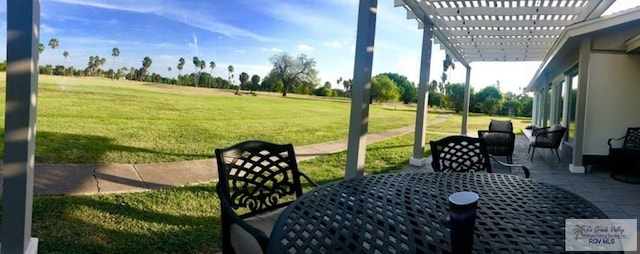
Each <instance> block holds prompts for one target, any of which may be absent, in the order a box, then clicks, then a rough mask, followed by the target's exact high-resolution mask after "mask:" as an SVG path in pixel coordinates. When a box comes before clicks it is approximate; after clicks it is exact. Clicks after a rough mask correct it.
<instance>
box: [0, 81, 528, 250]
mask: <svg viewBox="0 0 640 254" xmlns="http://www.w3.org/2000/svg"><path fill="white" fill-rule="evenodd" d="M2 83H4V82H2ZM41 83H42V84H41V86H40V101H39V119H38V120H39V121H38V136H37V138H38V139H37V149H38V150H37V160H38V162H58V163H65V162H85V163H87V162H137V163H142V162H156V161H172V160H188V159H198V158H207V157H211V153H212V150H213V148H214V147H218V146H226V145H229V144H232V143H235V142H238V141H240V140H244V139H250V138H259V139H265V140H271V141H273V142H292V143H294V144H295V145H302V144H310V143H315V142H322V141H329V140H337V139H344V138H346V135H347V125H348V114H349V110H348V109H349V103H345V101H344V100H340V99H338V100H336V99H321V98H314V97H308V96H296V95H290V97H289V98H282V97H280V96H278V95H273V94H260V95H259V96H255V97H254V96H234V95H232V93H230V92H224V91H222V92H221V91H212V90H203V89H195V88H184V87H173V86H161V85H149V84H143V83H137V82H129V81H115V82H112V81H110V80H105V79H92V78H68V77H49V76H41ZM0 91H4V89H0ZM0 98H4V96H0ZM396 107H397V109H396ZM442 114H451V116H450V117H449V118H447V119H446V121H444V122H443V123H440V124H436V125H434V126H430V127H429V128H428V130H430V131H436V132H443V133H445V134H428V135H427V142H428V141H429V140H435V139H440V138H442V137H444V136H445V135H448V134H447V133H450V134H457V133H459V131H460V124H461V117H460V115H459V114H452V113H449V112H436V111H430V112H429V114H428V121H433V120H434V119H436V118H437V117H438V116H440V115H442ZM370 115H371V117H370V130H371V132H380V131H383V130H386V129H392V128H397V127H401V126H405V125H408V124H412V123H413V122H414V121H415V109H414V108H413V107H411V106H404V105H387V106H381V105H373V106H372V108H371V114H370ZM491 118H493V117H490V116H484V115H472V117H470V118H469V133H475V131H476V130H478V129H486V128H487V127H488V124H489V121H490V119H491ZM513 121H514V125H515V126H514V127H515V131H516V132H518V131H519V129H520V128H521V127H523V126H525V125H527V124H528V122H527V121H528V120H527V119H513ZM413 137H414V136H413V134H407V135H404V136H400V137H397V138H393V139H390V140H386V141H382V142H378V143H375V144H373V145H370V146H368V147H367V153H366V166H365V168H366V170H365V174H379V173H388V172H397V171H399V170H401V169H402V167H403V166H405V165H407V164H408V161H409V158H411V155H412V147H413ZM427 149H428V146H427ZM429 154H430V151H428V150H427V151H425V155H429ZM345 162H346V152H340V153H336V154H331V155H325V156H321V157H318V158H315V159H312V160H308V161H304V162H301V163H300V168H301V170H303V171H304V172H306V173H308V174H309V175H310V176H311V177H312V178H313V179H314V180H315V181H317V182H318V183H320V184H323V183H328V182H332V181H336V180H339V179H342V178H343V176H344V168H345ZM306 188H307V189H309V188H310V187H309V186H306ZM219 212H220V211H219V201H218V199H217V195H216V194H215V191H214V184H202V185H197V186H186V187H179V188H171V189H164V190H155V191H148V192H142V193H126V194H106V195H93V196H36V197H35V198H34V203H33V232H32V235H33V236H36V237H38V238H39V239H40V244H39V252H40V253H214V252H217V251H219V250H220V228H219V225H220V217H219Z"/></svg>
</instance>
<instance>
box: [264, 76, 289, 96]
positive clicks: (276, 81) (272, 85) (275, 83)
mask: <svg viewBox="0 0 640 254" xmlns="http://www.w3.org/2000/svg"><path fill="white" fill-rule="evenodd" d="M260 87H261V88H260V90H262V91H268V92H282V88H283V87H284V84H283V83H282V80H280V78H279V77H278V76H276V75H271V74H269V75H267V76H266V77H265V78H264V80H262V84H261V85H260Z"/></svg>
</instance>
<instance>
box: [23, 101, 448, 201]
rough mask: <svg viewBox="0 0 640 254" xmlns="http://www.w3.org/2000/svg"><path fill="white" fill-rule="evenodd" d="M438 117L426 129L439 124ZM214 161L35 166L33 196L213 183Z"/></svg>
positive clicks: (335, 148)
mask: <svg viewBox="0 0 640 254" xmlns="http://www.w3.org/2000/svg"><path fill="white" fill-rule="evenodd" d="M447 117H449V115H446V114H445V115H441V116H439V117H438V118H437V119H436V120H434V121H431V122H429V123H428V125H431V124H437V123H440V122H443V121H445V120H446V119H447ZM414 128H415V126H414V125H410V126H406V127H402V128H399V129H394V130H389V131H386V132H382V133H377V134H369V135H368V137H367V143H368V144H372V143H375V142H379V141H383V140H386V139H390V138H394V137H398V136H401V135H405V134H408V133H412V132H413V131H414ZM295 150H296V156H297V158H298V161H303V160H309V159H312V158H315V157H318V156H321V155H326V154H332V153H337V152H342V151H345V150H347V140H340V141H332V142H326V143H319V144H312V145H306V146H297V147H296V148H295ZM217 179H218V170H217V166H216V161H215V159H207V160H195V161H180V162H167V163H149V164H36V166H35V170H34V193H35V194H44V195H91V194H100V193H122V192H139V191H146V190H151V189H159V188H169V187H175V186H183V185H189V184H198V183H206V182H212V181H216V180H217Z"/></svg>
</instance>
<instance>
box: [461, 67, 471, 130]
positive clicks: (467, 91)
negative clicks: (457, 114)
mask: <svg viewBox="0 0 640 254" xmlns="http://www.w3.org/2000/svg"><path fill="white" fill-rule="evenodd" d="M470 81H471V66H467V76H466V78H465V84H464V102H463V103H464V106H463V107H462V130H461V132H460V133H461V134H462V135H467V122H468V119H469V100H471V83H470Z"/></svg>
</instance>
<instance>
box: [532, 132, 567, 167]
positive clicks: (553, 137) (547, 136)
mask: <svg viewBox="0 0 640 254" xmlns="http://www.w3.org/2000/svg"><path fill="white" fill-rule="evenodd" d="M566 132H567V128H565V127H562V126H560V125H558V124H554V125H552V126H551V127H544V128H537V129H533V131H532V132H531V138H532V139H531V140H530V141H529V149H528V150H527V153H528V152H531V148H533V152H532V153H531V160H532V161H533V155H534V154H535V153H536V148H549V149H551V151H554V152H555V153H556V156H557V157H558V162H560V161H561V160H560V154H559V153H558V148H560V145H561V144H562V138H563V137H564V134H565V133H566Z"/></svg>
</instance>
